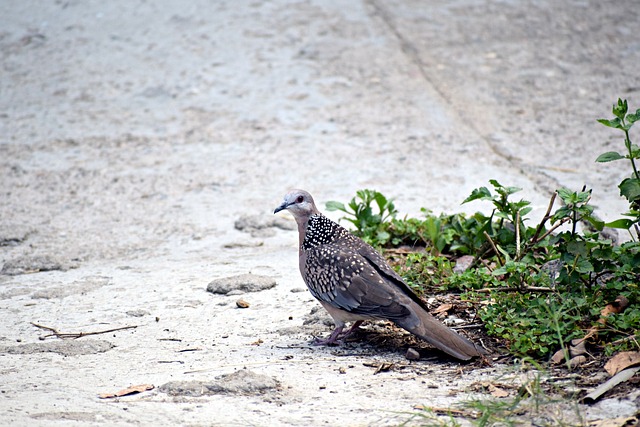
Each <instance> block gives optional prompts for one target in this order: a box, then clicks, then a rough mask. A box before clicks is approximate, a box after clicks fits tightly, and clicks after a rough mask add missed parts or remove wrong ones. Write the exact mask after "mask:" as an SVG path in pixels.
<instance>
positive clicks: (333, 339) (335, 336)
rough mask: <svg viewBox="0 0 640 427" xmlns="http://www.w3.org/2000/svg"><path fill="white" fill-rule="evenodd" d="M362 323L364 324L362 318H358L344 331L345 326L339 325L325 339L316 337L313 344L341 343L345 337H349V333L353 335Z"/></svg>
mask: <svg viewBox="0 0 640 427" xmlns="http://www.w3.org/2000/svg"><path fill="white" fill-rule="evenodd" d="M361 324H362V320H358V321H357V322H355V323H354V324H353V325H351V327H350V328H349V329H347V330H346V331H344V332H343V331H342V329H343V327H342V326H339V327H337V328H335V329H334V330H333V332H332V333H331V335H329V338H325V339H321V338H316V340H315V341H314V342H313V344H314V345H340V344H342V343H343V342H344V339H345V338H347V337H348V336H349V335H351V334H352V333H354V332H355V331H357V330H359V329H360V325H361Z"/></svg>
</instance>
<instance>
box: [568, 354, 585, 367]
mask: <svg viewBox="0 0 640 427" xmlns="http://www.w3.org/2000/svg"><path fill="white" fill-rule="evenodd" d="M585 363H587V357H586V356H583V355H580V356H576V357H572V358H571V359H570V360H569V368H575V367H576V366H580V365H584V364H585Z"/></svg>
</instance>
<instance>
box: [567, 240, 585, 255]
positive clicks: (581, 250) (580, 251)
mask: <svg viewBox="0 0 640 427" xmlns="http://www.w3.org/2000/svg"><path fill="white" fill-rule="evenodd" d="M567 251H568V252H569V253H570V254H573V255H581V256H587V245H586V243H585V242H583V241H581V240H572V241H570V242H569V243H567Z"/></svg>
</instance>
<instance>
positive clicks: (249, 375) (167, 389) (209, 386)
mask: <svg viewBox="0 0 640 427" xmlns="http://www.w3.org/2000/svg"><path fill="white" fill-rule="evenodd" d="M278 386H279V384H278V381H277V380H276V379H275V378H273V377H269V376H266V375H260V374H256V373H255V372H253V371H248V370H245V369H243V370H241V371H237V372H234V373H231V374H225V375H221V376H219V377H216V378H215V379H214V380H213V381H171V382H168V383H166V384H163V385H161V386H160V388H159V390H160V391H161V392H163V393H167V394H169V395H172V396H205V395H213V394H239V395H258V394H262V393H265V392H267V391H272V390H275V389H276V388H278Z"/></svg>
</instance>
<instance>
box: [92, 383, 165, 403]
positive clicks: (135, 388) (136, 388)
mask: <svg viewBox="0 0 640 427" xmlns="http://www.w3.org/2000/svg"><path fill="white" fill-rule="evenodd" d="M147 390H153V384H139V385H132V386H131V387H127V388H125V389H123V390H120V391H116V392H115V393H102V394H99V395H98V397H99V398H100V399H111V398H113V397H122V396H128V395H130V394H137V393H142V392H143V391H147Z"/></svg>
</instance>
